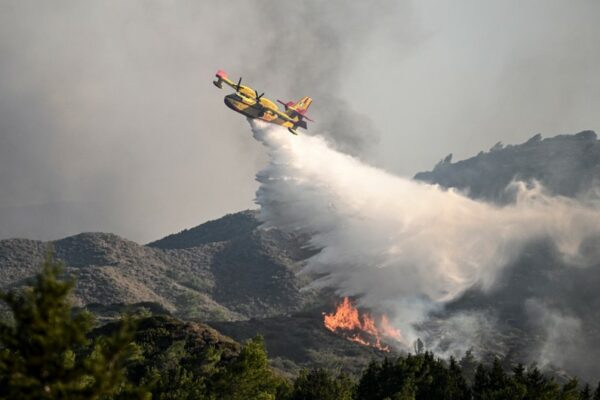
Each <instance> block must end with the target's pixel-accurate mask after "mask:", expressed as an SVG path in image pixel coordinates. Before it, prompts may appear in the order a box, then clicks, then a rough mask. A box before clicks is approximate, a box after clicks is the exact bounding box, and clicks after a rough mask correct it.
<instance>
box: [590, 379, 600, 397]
mask: <svg viewBox="0 0 600 400" xmlns="http://www.w3.org/2000/svg"><path fill="white" fill-rule="evenodd" d="M592 399H593V400H600V382H598V386H596V390H594V397H593V398H592Z"/></svg>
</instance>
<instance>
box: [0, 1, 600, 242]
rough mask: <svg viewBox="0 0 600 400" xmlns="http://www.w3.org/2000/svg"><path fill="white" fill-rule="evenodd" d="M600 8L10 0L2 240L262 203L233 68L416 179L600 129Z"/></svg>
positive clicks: (181, 222) (2, 68)
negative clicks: (452, 164) (230, 103)
mask: <svg viewBox="0 0 600 400" xmlns="http://www.w3.org/2000/svg"><path fill="white" fill-rule="evenodd" d="M598 17H600V3H599V2H597V1H594V0H591V1H577V2H567V1H538V0H527V1H516V0H509V1H494V2H480V1H475V0H466V1H461V2H445V1H432V0H425V1H414V2H411V1H391V0H380V1H371V2H346V1H341V0H335V1H326V2H325V1H316V0H308V1H304V2H297V1H296V2H292V1H266V0H250V1H241V0H238V1H229V2H222V1H221V2H219V1H202V2H197V1H191V0H190V1H177V2H176V1H128V2H122V1H116V0H115V1H104V2H92V1H56V2H52V3H49V2H43V1H3V2H1V3H0V238H9V237H27V238H33V239H43V240H49V239H57V238H60V237H64V236H67V235H71V234H75V233H78V232H82V231H106V232H113V233H116V234H118V235H121V236H124V237H127V238H129V239H131V240H134V241H137V242H139V243H145V242H148V241H150V240H154V239H157V238H160V237H162V236H164V235H167V234H170V233H173V232H177V231H180V230H182V229H185V228H190V227H193V226H196V225H198V224H200V223H202V222H204V221H206V220H209V219H215V218H218V217H220V216H222V215H224V214H226V213H231V212H236V211H239V210H243V209H246V208H251V207H256V205H255V204H254V198H255V192H256V189H257V187H258V184H257V182H256V181H255V175H256V173H257V172H258V171H259V170H260V169H261V168H262V167H263V166H264V165H265V164H266V162H267V158H266V155H265V153H264V149H263V148H262V147H261V146H260V144H258V143H257V142H256V141H254V140H253V139H252V136H251V132H250V128H249V125H248V122H247V121H246V120H245V118H244V117H242V116H241V115H236V114H234V113H233V112H231V111H230V110H229V109H227V108H226V107H225V106H224V104H223V96H224V95H226V94H228V92H227V91H225V90H223V91H219V90H218V89H217V88H215V87H214V86H213V85H212V84H211V80H212V78H213V77H214V73H215V72H216V70H217V69H224V70H226V71H227V72H228V73H229V74H230V75H231V76H232V77H238V76H240V75H241V76H242V77H243V79H244V83H246V84H248V85H250V86H252V87H256V88H257V89H258V90H259V91H260V92H263V91H264V92H266V95H265V96H267V97H270V98H273V99H278V98H279V99H282V100H297V99H299V98H300V97H302V96H305V95H307V96H311V97H313V99H314V103H313V105H312V106H311V109H310V110H309V114H310V115H311V117H312V118H313V119H315V121H316V122H315V123H314V124H311V126H310V127H309V130H308V131H307V132H306V134H314V135H322V136H324V137H325V138H327V140H329V141H330V142H331V143H332V145H333V146H334V147H335V148H337V149H339V150H342V151H343V152H346V153H349V154H351V155H353V156H355V157H358V158H360V159H361V160H363V161H364V162H367V163H369V164H371V165H374V166H377V167H380V168H382V169H384V170H387V171H389V172H391V173H393V174H396V175H400V176H405V177H411V176H413V175H414V174H415V173H416V172H419V171H422V170H428V169H431V168H432V167H433V165H435V163H436V162H437V161H438V160H440V159H441V158H444V157H445V156H446V155H447V154H449V153H453V154H454V160H457V159H464V158H467V157H469V156H473V155H475V154H477V153H478V152H479V151H480V150H487V149H489V148H490V147H492V146H493V145H494V144H495V143H497V142H499V141H501V142H503V143H506V144H508V143H521V142H523V141H525V140H527V139H528V138H529V137H531V136H533V135H534V134H536V133H542V135H543V136H546V137H548V136H554V135H557V134H562V133H576V132H578V131H581V130H584V129H592V130H596V131H598V130H600V114H599V113H598V112H597V110H598V105H599V104H600V75H599V74H598V73H597V69H598V65H600V25H599V24H597V20H598Z"/></svg>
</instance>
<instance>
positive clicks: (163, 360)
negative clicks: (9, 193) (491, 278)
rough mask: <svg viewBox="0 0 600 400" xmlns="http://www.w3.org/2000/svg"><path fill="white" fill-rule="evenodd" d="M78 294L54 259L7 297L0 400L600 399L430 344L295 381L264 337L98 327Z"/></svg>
mask: <svg viewBox="0 0 600 400" xmlns="http://www.w3.org/2000/svg"><path fill="white" fill-rule="evenodd" d="M73 287H74V281H73V280H71V279H68V278H64V277H63V267H62V265H61V264H60V263H58V262H55V261H53V260H52V258H51V257H48V259H47V260H46V261H45V262H44V264H43V266H42V270H41V272H40V274H39V275H37V277H36V279H35V281H34V282H33V283H32V286H31V287H28V288H25V289H23V290H19V291H12V292H0V300H2V301H3V303H4V307H5V310H7V311H8V312H7V313H5V317H4V318H3V319H2V321H0V399H23V400H28V399H36V400H37V399H107V400H112V399H159V400H183V399H189V400H191V399H195V400H254V399H256V400H436V399H444V400H463V399H464V400H496V399H497V400H555V399H559V400H600V384H598V385H597V386H596V387H595V388H591V387H590V386H589V385H587V384H585V385H582V384H581V383H580V382H579V381H578V380H577V379H575V378H573V379H571V380H569V381H568V382H566V383H564V384H562V385H561V384H559V383H557V382H556V381H555V380H554V379H553V378H551V377H547V376H545V375H544V374H543V373H542V372H541V371H540V370H539V369H538V368H537V367H535V366H531V367H528V368H526V367H524V366H523V365H517V366H516V367H514V368H512V370H510V371H507V370H506V369H505V368H503V366H502V365H501V363H500V361H499V360H497V359H496V360H494V362H493V363H491V365H484V364H482V363H478V362H477V361H476V360H475V358H474V357H473V356H472V354H470V353H467V354H466V355H465V357H463V358H462V359H461V360H458V361H457V360H455V359H453V358H450V359H449V360H443V359H440V358H436V357H435V356H434V354H432V353H430V352H425V351H423V350H422V347H420V348H415V354H409V355H406V356H400V357H397V358H387V359H385V360H383V361H381V362H372V363H371V364H369V366H368V367H367V368H366V369H365V370H364V371H363V372H362V374H361V375H360V376H359V377H351V376H348V375H345V374H333V373H332V372H330V371H327V370H323V369H313V370H305V371H302V372H301V373H300V374H299V376H297V377H296V378H295V379H293V380H291V379H288V378H285V377H283V376H282V375H281V374H280V373H279V372H277V371H275V370H273V369H272V368H271V367H270V366H269V362H268V357H267V353H266V350H265V344H264V341H263V340H262V338H260V337H257V338H255V339H252V340H250V341H248V342H246V343H245V344H244V345H243V346H242V347H241V348H233V347H231V346H229V347H227V346H219V345H218V343H216V342H215V341H214V340H212V339H210V338H209V339H207V342H206V345H203V346H200V347H198V346H195V345H194V344H190V343H188V342H186V341H185V340H184V339H181V338H180V337H179V336H182V335H179V336H178V335H175V336H177V338H178V339H177V340H173V337H174V335H173V332H172V329H174V328H172V327H177V326H178V325H177V323H175V322H169V323H170V324H171V325H169V324H168V323H165V321H162V320H160V319H158V320H157V319H156V318H155V319H152V317H148V316H131V315H130V316H124V317H123V318H122V319H121V320H120V321H118V322H116V323H112V324H110V326H108V327H107V328H106V329H100V330H98V329H96V330H94V329H93V327H94V320H93V317H92V315H91V314H89V313H87V312H74V311H73V309H72V307H71V305H70V302H69V295H70V293H71V291H72V289H73ZM167 322H168V321H167ZM169 326H171V328H169ZM183 336H185V335H183ZM211 340H212V341H211Z"/></svg>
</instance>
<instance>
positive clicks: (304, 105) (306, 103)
mask: <svg viewBox="0 0 600 400" xmlns="http://www.w3.org/2000/svg"><path fill="white" fill-rule="evenodd" d="M312 101H313V100H312V99H311V98H310V97H303V98H301V99H300V101H299V102H297V103H296V104H294V108H295V109H296V111H298V112H299V113H300V114H304V113H305V112H306V111H307V110H308V107H310V103H312Z"/></svg>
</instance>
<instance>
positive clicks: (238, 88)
mask: <svg viewBox="0 0 600 400" xmlns="http://www.w3.org/2000/svg"><path fill="white" fill-rule="evenodd" d="M241 87H242V77H241V76H240V79H239V80H238V83H237V85H235V89H236V90H237V91H238V92H239V91H240V88H241Z"/></svg>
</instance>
